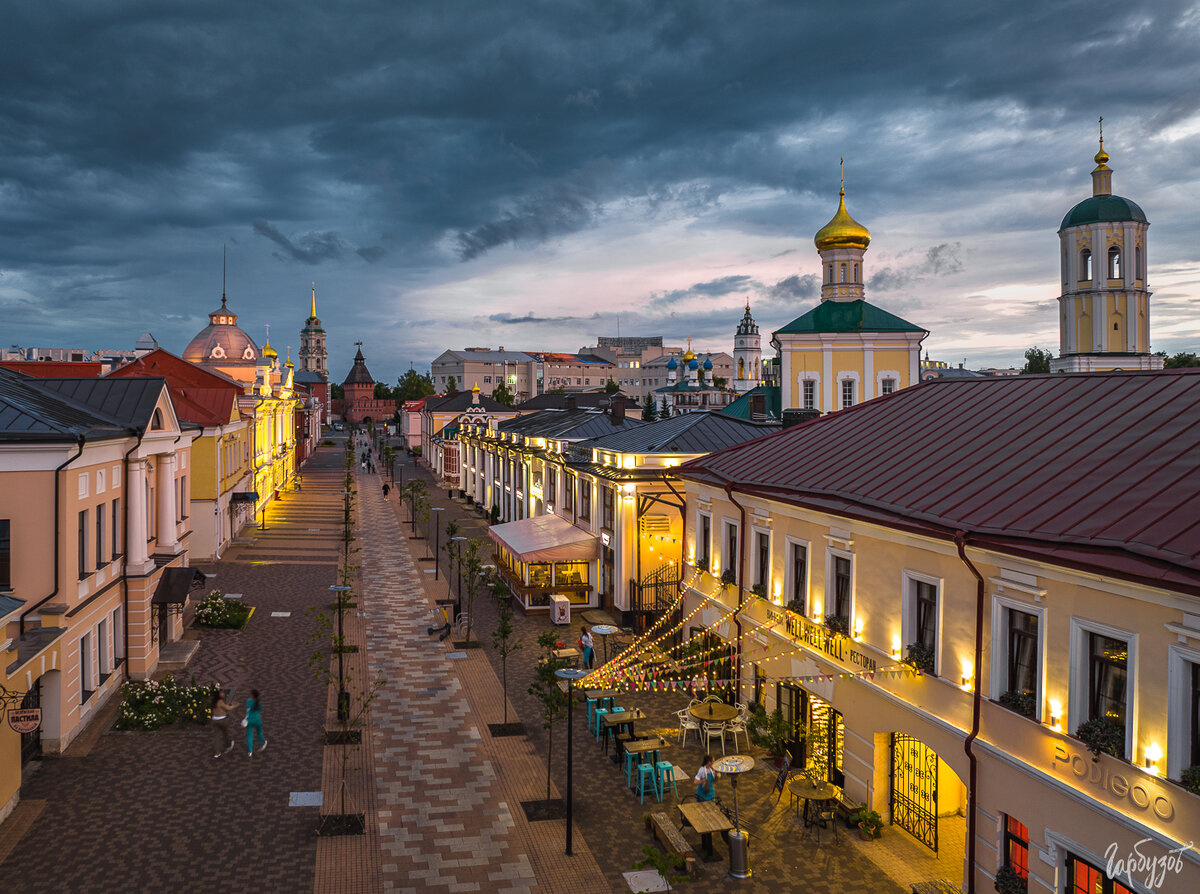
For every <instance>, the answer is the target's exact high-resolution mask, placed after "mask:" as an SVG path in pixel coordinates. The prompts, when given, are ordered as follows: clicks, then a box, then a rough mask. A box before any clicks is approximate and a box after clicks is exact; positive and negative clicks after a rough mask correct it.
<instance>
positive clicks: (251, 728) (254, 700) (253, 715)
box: [242, 689, 267, 757]
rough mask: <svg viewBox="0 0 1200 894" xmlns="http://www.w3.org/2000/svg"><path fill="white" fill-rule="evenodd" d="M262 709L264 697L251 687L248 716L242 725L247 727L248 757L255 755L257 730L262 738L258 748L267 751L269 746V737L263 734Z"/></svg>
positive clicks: (247, 702)
mask: <svg viewBox="0 0 1200 894" xmlns="http://www.w3.org/2000/svg"><path fill="white" fill-rule="evenodd" d="M261 711H262V699H260V698H259V697H258V690H257V689H251V690H250V697H249V698H248V699H246V717H245V719H243V720H242V725H243V726H245V727H246V755H247V756H248V757H254V734H255V733H256V732H257V733H258V737H259V738H260V739H261V740H262V745H260V746H259V747H258V750H259V751H265V750H266V748H267V737H266V736H264V735H263V728H262V713H261Z"/></svg>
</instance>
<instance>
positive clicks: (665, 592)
mask: <svg viewBox="0 0 1200 894" xmlns="http://www.w3.org/2000/svg"><path fill="white" fill-rule="evenodd" d="M680 583H681V580H680V576H679V565H677V564H672V563H670V562H668V563H667V564H665V565H660V566H659V567H658V568H656V569H654V570H653V571H652V572H650V573H649V574H648V575H646V576H645V577H644V578H642V580H641V583H639V582H637V581H634V580H631V581H630V582H629V593H630V596H631V597H632V598H631V599H630V607H631V608H632V609H633V629H634V630H635V631H636V632H637V633H645V632H646V631H647V630H648V629H649V628H650V627H651V626H652V625H653V624H654V623H655V622H656V621H658V620H660V619H661V618H662V616H663V615H664V614H666V612H667V611H668V610H669V609H670V608H671V606H672V605H674V604H675V599H676V597H677V596H678V595H679V586H680Z"/></svg>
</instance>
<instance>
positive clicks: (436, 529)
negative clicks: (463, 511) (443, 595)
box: [429, 506, 445, 580]
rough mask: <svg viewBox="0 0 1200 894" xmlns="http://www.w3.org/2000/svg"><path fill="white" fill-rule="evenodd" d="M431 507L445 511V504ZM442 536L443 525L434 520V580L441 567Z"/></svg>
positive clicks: (432, 509) (433, 510)
mask: <svg viewBox="0 0 1200 894" xmlns="http://www.w3.org/2000/svg"><path fill="white" fill-rule="evenodd" d="M429 508H430V510H431V511H432V512H445V507H444V506H431V507H429ZM434 518H435V519H436V518H437V516H436V515H435V516H434ZM441 536H442V526H441V525H439V524H438V523H437V522H434V525H433V579H434V580H437V579H438V568H440V567H441V562H439V561H438V548H439V544H440V542H441Z"/></svg>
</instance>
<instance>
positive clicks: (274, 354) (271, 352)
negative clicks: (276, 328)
mask: <svg viewBox="0 0 1200 894" xmlns="http://www.w3.org/2000/svg"><path fill="white" fill-rule="evenodd" d="M262 355H263V356H264V357H266V358H267V359H269V360H277V359H278V358H279V352H278V351H276V350H275V349H274V348H273V347H271V342H270V340H268V341H266V342H264V343H263V349H262Z"/></svg>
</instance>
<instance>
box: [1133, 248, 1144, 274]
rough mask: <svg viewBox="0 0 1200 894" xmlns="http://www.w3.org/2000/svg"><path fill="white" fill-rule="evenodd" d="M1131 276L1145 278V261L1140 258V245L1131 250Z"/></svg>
mask: <svg viewBox="0 0 1200 894" xmlns="http://www.w3.org/2000/svg"><path fill="white" fill-rule="evenodd" d="M1133 275H1134V276H1136V277H1137V278H1138V279H1145V278H1146V260H1145V258H1143V257H1142V247H1141V246H1140V245H1139V246H1137V247H1136V248H1134V250H1133Z"/></svg>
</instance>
